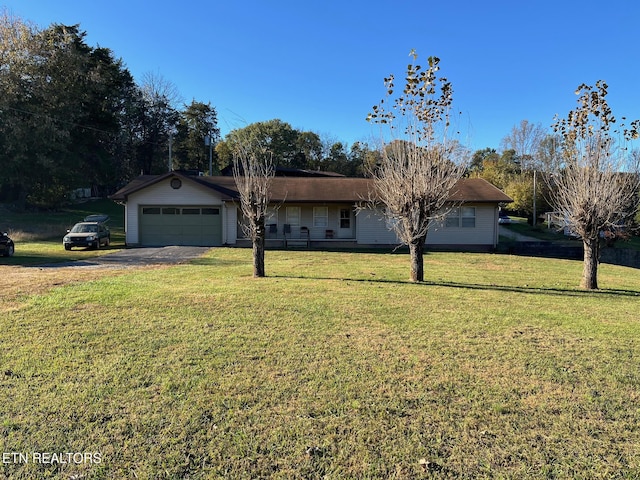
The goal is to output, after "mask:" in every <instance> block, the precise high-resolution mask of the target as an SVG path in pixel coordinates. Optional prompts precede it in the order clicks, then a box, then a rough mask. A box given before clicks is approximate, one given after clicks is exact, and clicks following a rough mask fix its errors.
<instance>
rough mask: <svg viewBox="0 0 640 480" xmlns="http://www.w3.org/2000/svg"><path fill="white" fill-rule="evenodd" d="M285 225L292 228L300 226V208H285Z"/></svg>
mask: <svg viewBox="0 0 640 480" xmlns="http://www.w3.org/2000/svg"><path fill="white" fill-rule="evenodd" d="M287 224H289V225H291V226H292V227H299V226H300V207H287Z"/></svg>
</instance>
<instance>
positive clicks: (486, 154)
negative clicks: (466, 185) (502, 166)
mask: <svg viewBox="0 0 640 480" xmlns="http://www.w3.org/2000/svg"><path fill="white" fill-rule="evenodd" d="M499 157H500V156H499V155H498V152H496V149H495V148H490V147H487V148H483V149H482V150H476V151H475V152H474V153H473V155H472V156H471V162H470V163H469V171H468V175H470V176H472V177H476V176H478V177H481V176H482V171H483V170H484V166H485V162H486V161H489V160H493V161H495V162H497V161H498V160H499Z"/></svg>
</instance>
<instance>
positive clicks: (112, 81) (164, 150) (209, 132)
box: [0, 11, 375, 208]
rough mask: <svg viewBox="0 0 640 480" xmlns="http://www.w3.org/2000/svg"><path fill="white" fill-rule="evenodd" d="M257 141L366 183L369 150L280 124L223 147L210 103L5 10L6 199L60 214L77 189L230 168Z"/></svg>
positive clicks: (1, 134)
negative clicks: (239, 147) (238, 152)
mask: <svg viewBox="0 0 640 480" xmlns="http://www.w3.org/2000/svg"><path fill="white" fill-rule="evenodd" d="M247 136H252V137H255V136H258V137H260V138H261V139H262V141H264V142H266V143H267V144H268V146H269V148H270V149H271V150H272V151H273V154H274V158H276V159H277V162H278V165H279V166H283V167H291V168H303V169H313V170H330V171H334V172H337V173H341V174H344V175H349V176H357V175H363V174H364V169H363V165H364V164H366V163H367V162H375V149H372V148H370V147H369V146H368V145H367V144H365V143H356V144H354V145H352V146H351V147H348V146H347V145H345V144H344V143H342V142H339V141H335V140H333V139H322V138H320V136H319V135H318V134H316V133H314V132H305V131H300V130H297V129H294V128H292V127H291V125H289V124H288V123H286V122H283V121H281V120H270V121H266V122H258V123H256V124H253V125H249V126H247V127H245V128H241V129H237V130H234V131H232V132H230V133H229V135H227V138H225V139H224V140H221V138H220V129H219V127H218V118H217V112H216V109H215V107H214V106H212V105H211V103H205V102H200V101H197V100H195V99H194V100H192V101H191V102H190V103H189V104H181V99H180V94H179V92H178V90H177V89H176V87H175V86H174V85H173V84H171V82H169V81H167V80H165V79H163V78H162V77H161V76H160V75H157V74H147V75H145V76H144V77H143V78H142V80H141V81H140V82H136V81H135V80H134V78H133V76H132V75H131V73H130V72H129V70H128V69H127V68H126V66H125V65H124V63H123V61H122V60H121V59H118V58H115V56H114V54H113V52H112V51H111V50H109V49H108V48H104V47H92V46H89V45H88V44H87V42H86V32H84V31H82V30H81V29H80V26H79V25H74V26H66V25H59V24H52V25H50V26H49V27H47V28H44V29H41V28H38V27H37V26H35V25H33V24H31V23H30V22H27V21H24V20H22V19H20V18H17V17H14V16H12V15H10V14H9V13H7V12H6V11H4V12H0V160H1V162H2V169H0V201H11V202H14V203H16V204H17V205H19V206H20V207H22V208H24V207H25V206H26V205H33V206H41V207H47V208H56V207H58V206H60V205H61V204H62V203H63V202H64V201H65V200H66V199H67V197H68V195H69V192H70V191H71V190H73V189H75V188H79V187H88V186H90V187H91V188H92V190H93V191H94V194H96V195H105V194H108V193H111V192H113V191H114V190H115V189H117V188H118V187H120V186H122V185H123V184H125V183H127V182H128V181H130V180H131V179H132V178H134V177H135V176H137V175H140V174H157V173H162V172H165V171H167V170H168V169H189V170H197V171H200V172H204V173H208V172H209V170H211V173H213V174H215V173H217V172H219V171H220V170H221V169H222V168H224V167H225V166H228V165H231V163H232V158H231V151H232V146H233V144H234V143H237V142H238V141H240V140H242V139H243V138H246V137H247Z"/></svg>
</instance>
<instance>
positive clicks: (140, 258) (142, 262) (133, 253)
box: [38, 246, 211, 268]
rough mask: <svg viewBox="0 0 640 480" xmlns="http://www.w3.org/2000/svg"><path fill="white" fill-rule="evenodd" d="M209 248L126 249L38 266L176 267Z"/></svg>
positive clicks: (202, 253)
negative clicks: (89, 257) (85, 258)
mask: <svg viewBox="0 0 640 480" xmlns="http://www.w3.org/2000/svg"><path fill="white" fill-rule="evenodd" d="M210 249H211V247H188V246H170V247H139V248H127V249H124V250H120V251H118V252H114V253H107V254H105V255H101V256H98V257H93V258H91V259H87V260H77V261H74V262H62V263H50V264H47V265H38V267H40V268H56V267H85V268H86V267H94V268H97V267H102V268H105V267H106V268H127V267H145V266H150V265H176V264H180V263H187V262H188V261H190V260H192V259H194V258H198V257H200V256H201V255H204V254H205V252H207V251H208V250H210Z"/></svg>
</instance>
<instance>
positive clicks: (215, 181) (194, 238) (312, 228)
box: [109, 171, 512, 250]
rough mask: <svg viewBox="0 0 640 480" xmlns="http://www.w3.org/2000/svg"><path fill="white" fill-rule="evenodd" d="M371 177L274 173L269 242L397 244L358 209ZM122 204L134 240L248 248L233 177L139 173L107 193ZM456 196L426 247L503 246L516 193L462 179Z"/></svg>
mask: <svg viewBox="0 0 640 480" xmlns="http://www.w3.org/2000/svg"><path fill="white" fill-rule="evenodd" d="M372 191H373V182H372V180H371V179H367V178H352V177H338V176H333V177H332V176H328V177H320V176H317V177H316V176H309V177H274V178H273V179H272V184H271V202H272V205H273V209H272V211H271V212H270V213H269V215H268V218H267V220H266V224H267V247H270V246H271V247H282V246H285V247H286V246H292V245H304V246H312V247H319V248H322V247H323V246H324V247H328V246H333V247H341V248H348V247H358V248H367V247H375V246H397V245H398V243H399V242H398V239H397V237H396V235H395V233H394V232H393V230H392V229H391V228H389V225H388V223H387V222H386V221H385V220H384V219H383V218H382V216H381V214H380V211H379V210H377V209H361V208H356V207H357V206H358V205H361V204H362V203H363V201H364V200H366V199H368V198H369V197H370V192H372ZM109 198H111V199H112V200H114V201H116V202H118V203H122V204H124V206H125V232H126V244H127V245H129V246H141V245H144V246H163V245H202V246H218V245H231V246H248V245H250V242H249V240H248V239H247V238H245V236H244V234H243V229H242V221H243V218H242V214H241V211H240V208H239V199H238V192H237V189H236V185H235V181H234V179H233V177H230V176H199V175H189V174H186V173H184V172H180V171H172V172H167V173H165V174H162V175H142V176H140V177H138V178H136V179H135V180H133V181H132V182H131V183H129V184H128V185H126V186H125V187H123V188H121V189H120V190H119V191H117V192H116V193H115V194H113V195H112V196H110V197H109ZM450 200H451V202H454V204H455V205H458V206H457V207H456V208H453V209H452V210H451V211H450V212H449V214H448V215H447V217H446V219H445V220H444V221H443V222H442V223H441V224H438V225H434V227H433V228H432V229H431V230H430V231H429V235H428V236H427V245H428V246H432V247H441V248H452V249H459V250H464V249H466V250H471V249H473V250H491V249H492V248H494V247H496V245H497V244H498V206H499V204H501V203H508V202H511V201H512V199H511V198H509V197H508V196H507V195H505V194H504V193H503V192H502V191H501V190H499V189H498V188H496V187H495V186H493V185H492V184H490V183H489V182H487V181H486V180H483V179H481V178H469V179H462V180H460V181H459V182H458V183H457V185H456V188H455V189H454V193H453V194H452V197H451V198H450Z"/></svg>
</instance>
